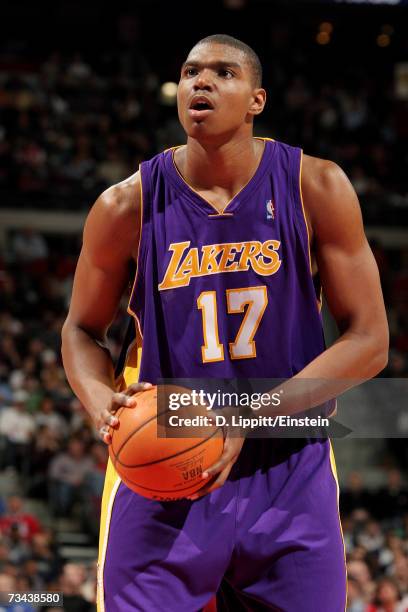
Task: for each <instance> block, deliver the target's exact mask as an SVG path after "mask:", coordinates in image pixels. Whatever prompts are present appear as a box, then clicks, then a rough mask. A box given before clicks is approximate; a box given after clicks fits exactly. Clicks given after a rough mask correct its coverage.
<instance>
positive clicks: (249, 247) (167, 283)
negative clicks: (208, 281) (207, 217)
mask: <svg viewBox="0 0 408 612" xmlns="http://www.w3.org/2000/svg"><path fill="white" fill-rule="evenodd" d="M190 244H191V243H190V242H174V243H172V244H170V246H169V251H172V256H171V259H170V262H169V264H168V266H167V270H166V273H165V275H164V278H163V280H162V282H161V283H160V285H159V289H160V290H161V291H163V290H165V289H175V288H177V287H187V286H188V285H189V284H190V280H191V279H192V278H196V277H198V276H207V275H210V274H219V273H220V272H243V271H246V270H249V267H250V266H251V267H252V269H253V270H254V272H256V273H257V274H261V275H262V276H269V275H271V274H275V272H277V271H278V270H279V268H280V266H281V263H282V262H281V260H280V257H279V253H278V249H279V248H280V246H281V243H280V242H279V240H267V241H266V242H264V243H262V242H259V241H258V240H252V241H250V242H231V243H227V244H205V245H204V246H202V247H201V253H202V256H201V262H200V255H199V252H198V249H197V248H196V247H192V248H191V249H189V247H190ZM187 249H189V250H188V251H187ZM186 251H187V253H186ZM220 253H221V257H219V262H218V261H217V257H218V256H219V255H220ZM238 254H240V257H239V261H235V258H236V256H237V255H238Z"/></svg>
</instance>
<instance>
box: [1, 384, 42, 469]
mask: <svg viewBox="0 0 408 612" xmlns="http://www.w3.org/2000/svg"><path fill="white" fill-rule="evenodd" d="M27 399H28V394H27V392H26V391H24V390H20V391H16V392H15V393H14V395H13V404H12V406H10V408H5V409H4V410H3V411H2V412H0V434H2V435H3V436H4V438H5V442H6V447H5V451H4V466H5V467H11V468H18V469H19V470H20V471H22V472H23V473H24V474H26V473H27V470H28V464H29V449H30V442H31V440H32V437H33V434H34V431H35V422H34V419H33V417H32V416H31V415H30V414H28V413H27V411H26V407H25V402H26V401H27Z"/></svg>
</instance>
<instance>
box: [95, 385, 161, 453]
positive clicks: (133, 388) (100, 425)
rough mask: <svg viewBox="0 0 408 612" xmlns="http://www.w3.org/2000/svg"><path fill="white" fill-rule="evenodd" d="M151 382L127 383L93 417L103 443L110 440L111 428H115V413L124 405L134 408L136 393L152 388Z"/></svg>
mask: <svg viewBox="0 0 408 612" xmlns="http://www.w3.org/2000/svg"><path fill="white" fill-rule="evenodd" d="M152 386H153V385H152V384H151V383H146V382H140V383H134V384H133V385H129V387H127V388H126V389H125V390H124V391H119V392H117V393H113V394H112V397H111V400H110V404H109V406H108V407H107V408H103V409H102V410H101V411H100V412H99V413H98V414H97V415H96V416H95V417H94V423H95V426H96V428H97V431H98V434H99V437H100V438H101V440H102V441H103V442H105V444H110V443H111V442H112V435H111V433H110V432H111V429H117V427H118V426H119V419H118V418H117V417H116V416H115V413H116V412H117V411H118V410H119V408H122V406H125V407H126V408H134V407H135V406H136V405H137V399H136V397H135V395H136V393H140V391H147V390H148V389H151V388H152Z"/></svg>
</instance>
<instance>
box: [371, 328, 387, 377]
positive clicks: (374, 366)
mask: <svg viewBox="0 0 408 612" xmlns="http://www.w3.org/2000/svg"><path fill="white" fill-rule="evenodd" d="M370 344H371V351H370V352H371V358H370V370H371V372H370V374H371V376H376V375H377V374H378V373H379V372H381V371H382V370H384V368H385V367H386V366H387V364H388V351H389V332H388V326H384V328H383V329H381V330H378V329H377V330H376V332H375V333H374V334H373V335H372V337H371V342H370Z"/></svg>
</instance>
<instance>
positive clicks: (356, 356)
mask: <svg viewBox="0 0 408 612" xmlns="http://www.w3.org/2000/svg"><path fill="white" fill-rule="evenodd" d="M302 191H303V198H304V205H305V209H306V215H307V218H308V222H309V224H310V227H311V230H312V236H311V239H312V248H313V250H314V252H315V256H316V262H317V267H318V270H319V274H320V278H321V282H322V286H323V291H324V296H325V299H326V301H327V304H328V306H329V309H330V312H331V313H332V315H333V317H334V319H335V321H336V323H337V326H338V328H339V331H340V337H339V338H338V340H337V341H336V342H335V343H334V344H333V346H331V347H330V348H329V349H328V350H326V351H325V352H324V353H322V355H320V356H319V357H317V359H315V360H314V361H312V362H311V363H310V364H309V365H308V366H306V368H304V370H302V376H304V377H310V378H314V377H320V378H325V377H328V378H339V379H340V378H343V379H353V378H354V379H359V380H367V379H369V378H372V377H373V376H375V375H376V374H377V373H378V372H380V371H381V370H382V369H383V368H384V367H385V366H386V364H387V359H388V324H387V317H386V312H385V307H384V300H383V296H382V291H381V284H380V277H379V273H378V268H377V264H376V262H375V259H374V256H373V253H372V251H371V249H370V247H369V245H368V242H367V238H366V236H365V234H364V228H363V221H362V216H361V210H360V206H359V202H358V199H357V195H356V193H355V191H354V189H353V187H352V185H351V183H350V181H349V180H348V178H347V176H346V175H345V174H344V172H343V171H342V170H341V169H340V168H339V167H338V166H337V165H336V164H334V163H332V162H329V161H326V160H321V159H316V158H313V157H309V156H305V158H304V164H303V179H302Z"/></svg>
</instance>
